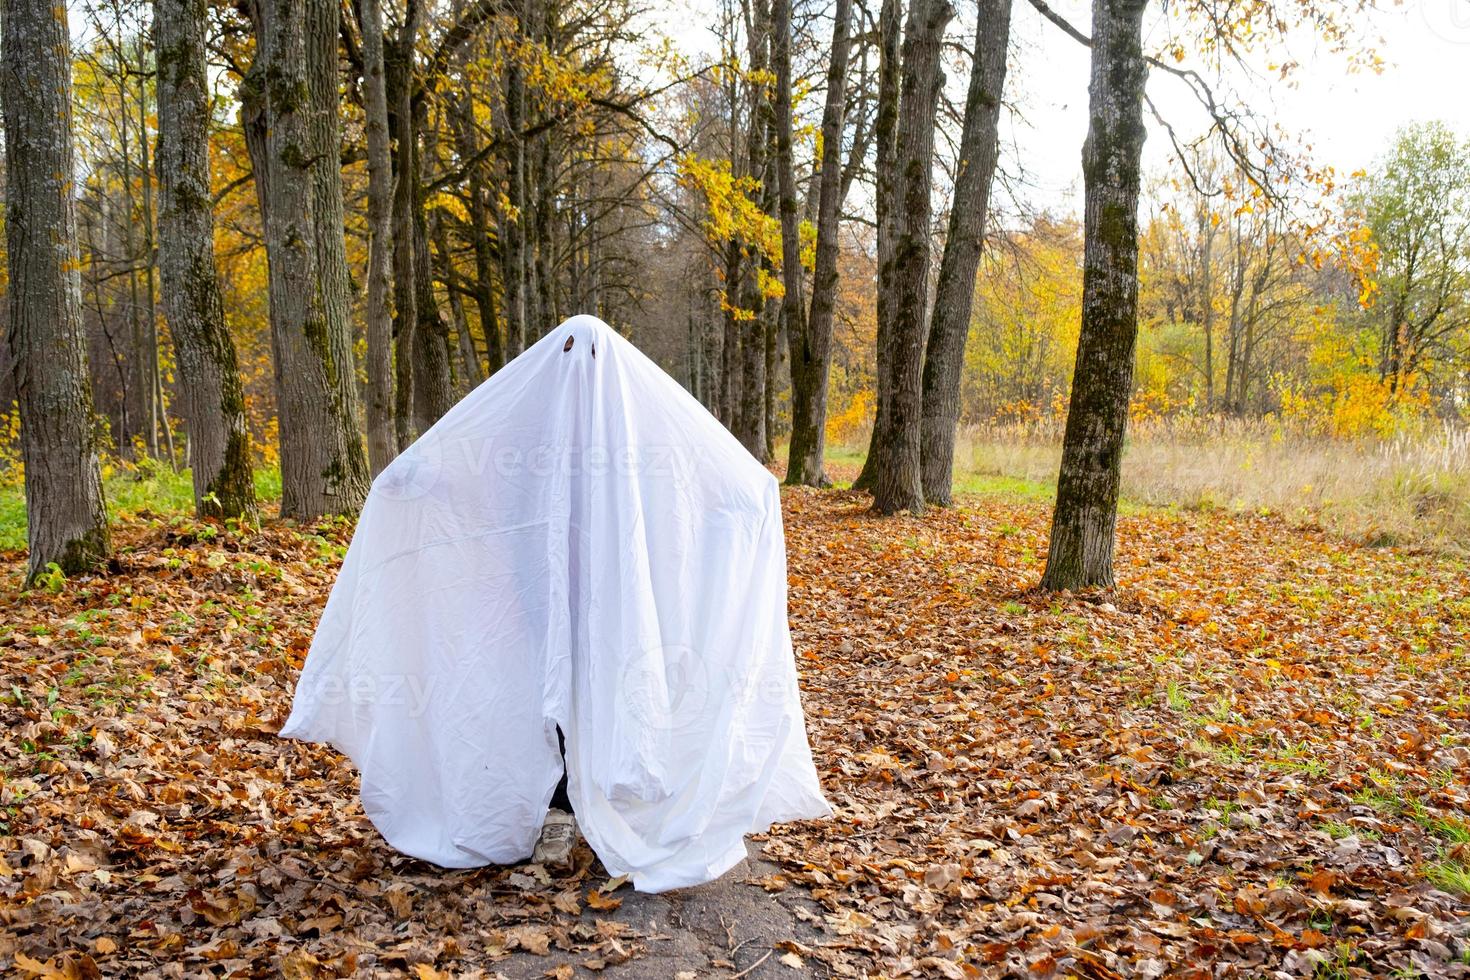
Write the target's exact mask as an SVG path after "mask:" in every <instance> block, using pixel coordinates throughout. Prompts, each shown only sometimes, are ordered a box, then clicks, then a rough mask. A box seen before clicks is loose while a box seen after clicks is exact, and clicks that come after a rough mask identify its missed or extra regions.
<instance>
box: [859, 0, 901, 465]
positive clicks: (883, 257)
mask: <svg viewBox="0 0 1470 980" xmlns="http://www.w3.org/2000/svg"><path fill="white" fill-rule="evenodd" d="M902 14H903V10H902V7H901V6H900V3H899V0H883V6H882V7H881V8H880V9H879V12H878V118H877V119H876V120H874V123H873V142H874V143H875V147H874V151H873V191H874V194H873V205H874V213H875V217H876V218H877V225H878V292H877V304H876V305H877V315H878V330H877V338H876V342H875V346H876V348H877V350H878V358H879V360H881V359H882V358H883V357H884V354H883V348H884V346H885V345H886V344H888V343H889V342H890V337H889V335H888V331H889V329H890V326H891V324H892V318H893V314H892V308H893V284H892V281H891V278H892V270H893V239H894V232H893V219H894V210H893V197H894V192H895V182H896V180H897V176H898V164H897V158H896V157H895V156H894V154H895V152H896V151H897V139H896V134H897V132H898V102H899V94H900V93H899V87H900V81H901V76H902V72H903V62H902V59H901V58H900V56H899V51H900V42H901V39H902V34H901V32H900V30H899V27H900V23H901V19H902ZM878 373H879V374H880V375H881V374H882V369H881V367H880V368H879V371H878ZM886 422H887V405H886V404H885V403H884V401H883V399H881V398H880V399H878V404H877V407H876V408H875V410H874V419H873V432H874V433H877V431H878V430H879V429H880V428H882V427H883V426H884V425H885V424H886ZM876 466H877V460H875V459H874V458H873V453H872V444H871V440H870V441H869V452H868V455H867V457H866V458H865V459H864V460H863V468H862V471H861V472H859V473H858V477H857V479H856V480H854V481H853V484H852V486H853V489H855V490H867V489H870V488H871V487H872V484H873V475H874V468H875V467H876Z"/></svg>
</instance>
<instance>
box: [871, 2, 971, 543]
mask: <svg viewBox="0 0 1470 980" xmlns="http://www.w3.org/2000/svg"><path fill="white" fill-rule="evenodd" d="M953 16H954V8H953V7H951V6H950V5H949V2H948V0H914V2H913V5H912V6H911V7H910V8H909V21H908V26H907V28H906V29H905V30H904V34H905V35H906V36H905V38H904V44H903V49H904V55H903V94H902V96H901V99H900V102H899V120H898V134H897V151H896V158H897V159H896V163H897V166H898V168H899V170H898V181H897V183H898V186H897V196H896V198H895V200H894V202H893V203H894V205H895V212H896V213H895V216H894V222H893V232H894V242H893V255H892V259H891V265H892V268H891V270H890V271H889V273H888V276H887V277H886V278H887V279H888V281H889V282H890V284H891V286H892V289H893V296H892V298H891V302H890V304H889V309H888V314H889V319H890V327H889V330H888V336H887V342H886V343H885V342H884V341H883V340H882V339H880V340H879V346H878V355H879V364H878V367H879V374H878V403H879V404H880V405H885V406H886V411H881V410H880V415H881V416H882V418H883V424H882V426H881V427H878V428H875V429H874V430H873V443H872V447H871V449H870V450H869V452H868V455H869V463H868V465H869V466H870V467H871V468H872V491H873V509H874V510H875V511H877V512H878V513H880V514H896V513H898V512H899V511H901V510H907V511H912V512H914V513H918V512H919V511H922V510H923V509H924V491H923V487H922V485H921V482H920V475H921V474H920V463H919V444H920V435H921V432H922V428H923V387H922V375H923V369H924V341H925V332H926V330H925V328H926V326H927V323H928V320H927V317H926V316H925V313H926V310H927V307H928V299H929V294H928V284H929V282H928V280H929V247H930V237H931V235H930V232H931V228H930V225H931V223H932V218H933V207H932V202H931V186H932V175H931V171H932V168H933V163H934V120H935V116H936V114H937V111H938V101H939V92H940V90H941V89H942V88H943V87H944V73H943V71H941V70H940V62H939V55H940V48H941V45H942V43H943V40H944V27H945V25H946V24H947V23H949V20H950V18H952V17H953ZM880 276H881V272H880Z"/></svg>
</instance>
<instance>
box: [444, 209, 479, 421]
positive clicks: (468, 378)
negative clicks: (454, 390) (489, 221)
mask: <svg viewBox="0 0 1470 980" xmlns="http://www.w3.org/2000/svg"><path fill="white" fill-rule="evenodd" d="M431 220H432V221H433V224H434V249H435V251H437V252H438V256H439V270H440V271H439V279H440V281H441V282H443V283H444V293H445V295H446V296H447V297H448V298H449V315H450V318H451V319H452V321H453V323H454V339H455V344H456V346H457V348H458V350H459V360H460V364H461V365H462V367H463V372H462V376H461V377H460V379H459V386H458V393H459V397H461V398H463V397H464V396H465V395H466V394H468V393H469V392H470V390H471V389H473V388H474V387H475V386H476V385H478V384H479V383H480V382H481V381H484V380H485V366H484V365H483V364H481V363H480V355H479V354H477V353H476V352H475V338H474V337H473V336H472V335H471V334H470V323H469V319H468V318H467V317H466V316H465V310H464V296H463V294H462V292H461V287H460V284H459V270H458V269H456V268H455V266H454V254H453V252H451V251H450V246H449V226H448V223H447V222H446V221H445V220H444V218H443V216H442V215H441V214H438V213H436V214H435V215H434V217H433V218H432V219H431Z"/></svg>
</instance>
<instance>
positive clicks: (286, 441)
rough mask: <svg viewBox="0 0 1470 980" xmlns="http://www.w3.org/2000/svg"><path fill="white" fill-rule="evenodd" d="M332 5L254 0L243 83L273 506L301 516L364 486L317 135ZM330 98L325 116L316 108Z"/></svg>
mask: <svg viewBox="0 0 1470 980" xmlns="http://www.w3.org/2000/svg"><path fill="white" fill-rule="evenodd" d="M322 7H330V8H331V10H330V12H327V11H324V10H322V9H321V8H322ZM336 10H337V8H336V5H335V4H333V3H332V2H331V0H257V2H256V3H255V4H254V5H253V9H252V14H253V16H254V19H255V29H256V61H255V64H254V65H253V66H252V69H251V73H250V78H249V79H248V80H247V85H246V91H245V92H244V93H243V95H244V99H243V102H244V111H245V115H246V126H245V131H246V139H247V144H248V145H249V147H250V151H251V160H252V162H253V164H254V168H255V185H256V194H257V196H258V198H259V200H260V206H261V214H262V217H263V220H264V224H265V238H266V258H267V264H268V265H269V268H270V281H269V287H268V288H269V293H270V317H271V351H272V354H273V355H274V370H275V384H276V403H277V410H278V411H279V413H280V433H281V437H280V438H281V513H282V515H283V516H287V517H297V518H303V519H311V518H315V517H320V516H323V515H328V514H353V513H356V512H357V510H358V509H359V508H360V507H361V506H362V502H363V499H364V498H365V497H366V495H367V488H368V470H367V458H366V455H365V453H364V452H363V448H362V438H361V436H360V435H359V434H358V431H357V421H356V417H355V412H354V408H355V402H356V395H355V393H354V385H355V377H354V375H355V370H354V367H353V362H352V353H351V351H352V349H351V337H350V335H349V333H348V324H347V306H346V300H347V290H346V265H345V263H343V264H341V265H340V267H339V265H338V262H339V260H340V259H341V256H342V253H343V241H342V231H341V229H342V224H341V221H340V218H341V173H340V170H339V166H340V165H339V162H338V161H339V160H340V156H341V151H340V148H339V147H337V146H328V145H325V144H326V143H327V142H329V141H330V138H331V136H330V134H331V133H332V132H335V130H336V122H335V112H336V101H337V97H336V91H337V88H336V57H335V50H336V48H335V44H336V36H337V31H336V19H337V18H336ZM324 35H325V36H324ZM328 38H330V44H331V50H332V52H333V56H332V57H331V58H330V59H328V58H326V57H325V48H326V47H327V45H328ZM308 69H310V70H308ZM327 71H330V73H331V75H330V78H326V79H324V78H317V79H315V80H312V79H311V78H310V77H309V76H310V75H311V74H312V73H317V74H321V73H324V72H327ZM328 105H329V106H330V109H331V114H332V115H333V121H332V122H331V123H330V124H328V123H327V122H325V121H324V120H323V119H322V118H321V117H322V116H323V115H324V114H326V112H327V109H326V107H327V106H328ZM323 170H325V171H329V172H328V173H320V172H318V171H323ZM334 182H335V184H336V190H335V194H334V192H333V190H332V184H333V183H334ZM334 196H335V202H334V201H333V197H334Z"/></svg>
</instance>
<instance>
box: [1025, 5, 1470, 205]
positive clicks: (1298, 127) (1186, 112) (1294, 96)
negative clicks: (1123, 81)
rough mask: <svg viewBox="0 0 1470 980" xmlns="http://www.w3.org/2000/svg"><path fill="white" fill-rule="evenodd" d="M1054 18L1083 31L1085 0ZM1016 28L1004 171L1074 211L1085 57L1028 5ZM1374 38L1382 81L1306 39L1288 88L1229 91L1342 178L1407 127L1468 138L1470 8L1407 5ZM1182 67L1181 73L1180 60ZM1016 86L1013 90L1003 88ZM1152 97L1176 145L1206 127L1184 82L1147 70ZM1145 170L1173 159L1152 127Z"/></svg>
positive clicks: (1374, 26)
mask: <svg viewBox="0 0 1470 980" xmlns="http://www.w3.org/2000/svg"><path fill="white" fill-rule="evenodd" d="M1050 6H1051V7H1052V9H1054V10H1056V11H1057V12H1058V13H1061V14H1063V15H1064V16H1066V17H1067V19H1068V20H1070V21H1071V22H1072V23H1073V24H1075V25H1076V26H1077V27H1078V28H1080V29H1082V30H1084V31H1086V30H1088V28H1087V26H1086V25H1087V23H1088V21H1089V15H1088V10H1089V7H1090V5H1089V4H1088V3H1087V2H1086V0H1054V2H1052V3H1051V4H1050ZM1013 18H1014V20H1013V26H1012V40H1013V45H1012V60H1011V75H1010V78H1008V92H1007V96H1008V99H1009V100H1012V101H1014V102H1015V103H1016V106H1017V110H1018V114H1019V115H1021V116H1022V117H1023V120H1024V121H1023V120H1016V121H1014V122H1013V123H1012V126H1011V128H1010V138H1012V139H1014V141H1015V143H1014V146H1013V147H1010V148H1009V149H1010V151H1011V152H1010V154H1009V155H1008V156H1009V160H1008V167H1009V168H1012V169H1013V168H1015V167H1018V166H1020V167H1024V168H1025V169H1026V170H1027V171H1029V172H1030V174H1031V175H1032V178H1033V180H1034V184H1035V186H1034V187H1032V188H1029V189H1028V190H1027V191H1026V192H1025V196H1026V197H1028V198H1029V199H1030V200H1029V203H1031V204H1033V205H1034V206H1038V207H1047V206H1053V207H1056V208H1057V209H1059V210H1064V211H1066V210H1071V211H1080V210H1081V201H1082V191H1081V178H1080V168H1081V147H1082V139H1083V137H1084V136H1085V135H1086V132H1087V55H1088V52H1087V50H1086V49H1085V48H1083V47H1082V46H1081V45H1079V44H1078V43H1077V42H1075V41H1073V40H1072V39H1070V38H1068V37H1066V36H1064V35H1063V34H1062V33H1061V32H1060V31H1059V30H1057V29H1056V28H1055V27H1054V26H1053V25H1052V24H1050V23H1048V22H1047V21H1045V20H1044V19H1043V18H1042V17H1041V16H1040V15H1039V14H1038V13H1037V12H1036V11H1035V9H1034V8H1032V6H1031V5H1030V4H1029V3H1028V2H1027V0H1016V2H1015V8H1014V14H1013ZM1370 18H1371V20H1370V24H1371V27H1370V28H1369V31H1370V32H1371V34H1372V35H1373V37H1374V39H1375V40H1376V38H1377V37H1382V39H1383V43H1382V44H1375V47H1376V48H1377V50H1378V53H1379V55H1380V57H1382V58H1383V59H1384V61H1385V62H1387V67H1385V69H1384V70H1383V72H1382V73H1381V74H1373V73H1371V72H1361V73H1356V74H1352V73H1349V72H1348V70H1347V66H1346V63H1345V61H1344V59H1342V58H1341V57H1339V56H1334V55H1331V54H1328V53H1325V52H1318V51H1316V50H1314V47H1315V46H1314V45H1313V43H1312V42H1311V40H1310V39H1306V38H1304V39H1303V40H1302V41H1294V42H1293V45H1292V47H1293V50H1292V51H1291V52H1290V54H1291V55H1292V56H1293V57H1295V59H1296V60H1297V61H1299V62H1300V64H1301V67H1300V68H1298V69H1297V70H1296V71H1295V72H1294V73H1293V75H1292V76H1291V82H1290V83H1289V84H1288V83H1281V82H1276V81H1274V78H1273V79H1272V80H1271V83H1269V84H1267V83H1264V82H1263V81H1262V80H1260V79H1258V78H1256V79H1253V78H1250V77H1248V76H1246V75H1245V73H1241V72H1232V73H1231V74H1230V75H1229V76H1227V78H1226V79H1225V80H1224V87H1225V88H1226V89H1227V90H1233V91H1234V92H1235V93H1237V94H1238V95H1239V96H1243V97H1244V99H1245V101H1246V103H1247V104H1248V105H1249V106H1250V107H1251V108H1252V109H1254V110H1256V111H1257V112H1259V113H1261V114H1262V115H1264V116H1266V117H1267V118H1269V119H1272V120H1274V121H1276V122H1277V123H1279V124H1280V125H1281V126H1282V127H1284V128H1285V129H1286V131H1287V132H1288V134H1290V135H1292V136H1294V137H1296V138H1297V139H1298V140H1301V141H1302V142H1304V143H1309V144H1310V145H1311V146H1312V157H1313V159H1314V160H1315V162H1316V163H1318V164H1323V165H1326V164H1330V165H1332V166H1334V167H1336V168H1337V171H1338V173H1339V174H1340V175H1343V176H1346V175H1347V174H1348V173H1350V172H1351V171H1352V170H1354V169H1357V168H1360V167H1368V166H1370V165H1371V164H1372V163H1373V161H1374V159H1375V157H1377V156H1378V155H1380V154H1381V153H1382V152H1383V150H1384V148H1385V147H1386V146H1387V145H1388V144H1389V142H1390V141H1391V140H1392V138H1393V135H1394V132H1395V130H1396V129H1397V128H1398V127H1399V126H1401V125H1403V124H1405V123H1408V122H1411V121H1422V120H1430V119H1441V120H1444V121H1445V122H1446V123H1447V124H1449V125H1450V126H1451V128H1453V129H1455V130H1456V131H1457V132H1459V133H1460V134H1461V135H1464V136H1470V100H1467V99H1466V97H1465V92H1466V90H1467V87H1470V0H1406V2H1405V3H1404V4H1403V5H1402V6H1399V7H1397V8H1389V9H1387V10H1383V11H1378V12H1375V13H1373V14H1371V15H1370ZM1166 30H1167V25H1165V24H1162V23H1158V22H1155V23H1153V24H1152V26H1151V28H1150V30H1149V40H1151V41H1153V42H1154V44H1155V46H1157V45H1158V44H1159V43H1160V42H1161V41H1162V39H1163V38H1164V37H1166V36H1167V34H1166ZM1185 64H1186V65H1187V64H1188V61H1187V60H1186V62H1185ZM1011 82H1014V84H1013V85H1012V84H1010V83H1011ZM1149 93H1150V95H1151V97H1152V98H1153V100H1154V102H1155V104H1156V105H1157V106H1158V107H1159V110H1160V112H1161V113H1163V115H1164V116H1165V118H1166V119H1167V120H1168V121H1169V122H1170V124H1171V125H1173V126H1174V128H1175V129H1176V130H1177V131H1179V133H1180V135H1181V137H1184V136H1186V135H1191V134H1194V133H1198V132H1200V131H1202V130H1203V128H1204V126H1205V121H1206V120H1205V116H1204V112H1203V110H1202V109H1200V108H1198V105H1197V103H1195V102H1194V101H1193V100H1192V97H1191V96H1190V95H1189V94H1188V92H1187V90H1186V89H1185V86H1184V84H1183V82H1182V81H1180V80H1179V79H1177V78H1174V77H1172V76H1169V75H1165V74H1164V73H1162V72H1159V71H1154V72H1153V73H1152V77H1151V78H1150V80H1149ZM1149 123H1150V130H1149V140H1148V143H1147V144H1146V149H1145V162H1146V165H1147V166H1148V167H1149V168H1150V169H1152V170H1158V169H1162V168H1163V167H1165V166H1166V165H1167V163H1168V162H1169V161H1168V158H1169V156H1170V146H1169V139H1168V136H1167V134H1166V133H1164V132H1162V131H1161V130H1159V128H1158V127H1157V126H1155V125H1154V124H1153V122H1152V120H1151V119H1150V120H1149Z"/></svg>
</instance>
